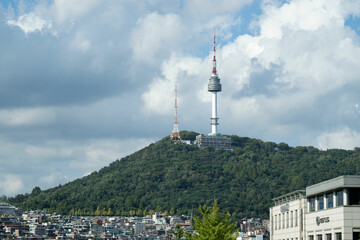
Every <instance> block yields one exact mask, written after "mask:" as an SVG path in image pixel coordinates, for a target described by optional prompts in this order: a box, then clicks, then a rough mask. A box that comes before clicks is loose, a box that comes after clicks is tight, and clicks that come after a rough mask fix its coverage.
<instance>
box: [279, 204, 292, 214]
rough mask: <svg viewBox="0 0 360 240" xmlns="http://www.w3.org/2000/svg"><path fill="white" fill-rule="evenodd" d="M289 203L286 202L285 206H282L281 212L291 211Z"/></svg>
mask: <svg viewBox="0 0 360 240" xmlns="http://www.w3.org/2000/svg"><path fill="white" fill-rule="evenodd" d="M289 207H290V206H289V204H285V205H283V206H281V207H280V212H282V213H283V212H288V211H289Z"/></svg>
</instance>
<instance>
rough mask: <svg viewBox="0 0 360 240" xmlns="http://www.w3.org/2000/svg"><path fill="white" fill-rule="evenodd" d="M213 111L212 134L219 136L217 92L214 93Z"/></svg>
mask: <svg viewBox="0 0 360 240" xmlns="http://www.w3.org/2000/svg"><path fill="white" fill-rule="evenodd" d="M211 95H212V99H211V100H212V101H211V103H212V111H211V133H212V134H217V125H219V123H218V119H219V118H218V117H217V93H216V92H212V93H211Z"/></svg>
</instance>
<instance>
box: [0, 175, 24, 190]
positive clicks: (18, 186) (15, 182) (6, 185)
mask: <svg viewBox="0 0 360 240" xmlns="http://www.w3.org/2000/svg"><path fill="white" fill-rule="evenodd" d="M0 190H1V192H2V193H3V194H5V195H13V194H15V193H18V192H21V191H23V190H24V183H23V182H22V179H21V176H19V175H15V174H4V175H2V177H0Z"/></svg>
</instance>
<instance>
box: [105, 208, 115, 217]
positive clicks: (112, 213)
mask: <svg viewBox="0 0 360 240" xmlns="http://www.w3.org/2000/svg"><path fill="white" fill-rule="evenodd" d="M106 215H107V216H112V215H114V212H113V211H112V210H111V208H109V209H108V211H107V213H106Z"/></svg>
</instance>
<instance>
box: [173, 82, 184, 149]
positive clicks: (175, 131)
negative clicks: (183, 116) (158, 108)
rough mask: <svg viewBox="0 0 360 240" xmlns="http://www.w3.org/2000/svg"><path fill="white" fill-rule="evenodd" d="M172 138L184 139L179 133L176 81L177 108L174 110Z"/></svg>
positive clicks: (176, 139)
mask: <svg viewBox="0 0 360 240" xmlns="http://www.w3.org/2000/svg"><path fill="white" fill-rule="evenodd" d="M171 140H174V141H180V142H181V141H182V140H181V137H180V133H179V125H178V117H177V83H176V82H175V110H174V127H173V130H172V133H171Z"/></svg>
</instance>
